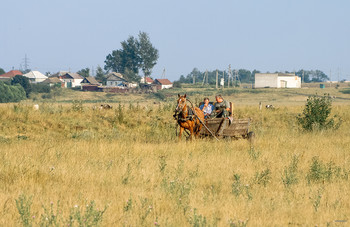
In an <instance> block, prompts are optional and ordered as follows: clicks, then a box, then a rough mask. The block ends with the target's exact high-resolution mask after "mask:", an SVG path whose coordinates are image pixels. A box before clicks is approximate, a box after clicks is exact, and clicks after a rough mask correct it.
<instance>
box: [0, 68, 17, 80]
mask: <svg viewBox="0 0 350 227" xmlns="http://www.w3.org/2000/svg"><path fill="white" fill-rule="evenodd" d="M17 75H20V76H23V73H22V72H21V71H19V70H11V71H8V72H7V73H4V74H2V75H0V80H10V79H12V78H13V77H15V76H17Z"/></svg>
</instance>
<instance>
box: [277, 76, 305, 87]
mask: <svg viewBox="0 0 350 227" xmlns="http://www.w3.org/2000/svg"><path fill="white" fill-rule="evenodd" d="M281 81H285V83H286V88H301V78H300V77H298V76H279V77H278V78H277V87H278V88H281V85H282V84H283V83H282V82H281Z"/></svg>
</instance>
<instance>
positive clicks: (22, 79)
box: [11, 75, 32, 97]
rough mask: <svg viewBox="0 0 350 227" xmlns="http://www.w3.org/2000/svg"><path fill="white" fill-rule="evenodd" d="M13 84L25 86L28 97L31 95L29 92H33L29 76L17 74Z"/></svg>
mask: <svg viewBox="0 0 350 227" xmlns="http://www.w3.org/2000/svg"><path fill="white" fill-rule="evenodd" d="M11 84H12V85H15V84H20V85H21V86H22V87H23V88H24V90H25V92H26V95H27V97H29V94H30V93H31V92H32V86H31V84H30V82H29V78H28V77H25V76H21V75H16V76H15V77H13V78H12V81H11Z"/></svg>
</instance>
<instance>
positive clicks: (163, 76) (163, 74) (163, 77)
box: [162, 68, 165, 79]
mask: <svg viewBox="0 0 350 227" xmlns="http://www.w3.org/2000/svg"><path fill="white" fill-rule="evenodd" d="M162 79H165V68H164V69H163V73H162Z"/></svg>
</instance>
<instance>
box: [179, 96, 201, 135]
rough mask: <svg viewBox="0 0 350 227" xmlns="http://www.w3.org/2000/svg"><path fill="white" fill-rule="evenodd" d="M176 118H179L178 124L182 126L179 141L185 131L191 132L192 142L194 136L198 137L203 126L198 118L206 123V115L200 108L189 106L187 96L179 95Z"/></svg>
mask: <svg viewBox="0 0 350 227" xmlns="http://www.w3.org/2000/svg"><path fill="white" fill-rule="evenodd" d="M174 116H175V117H177V123H178V124H179V126H180V133H179V140H181V135H182V133H183V131H184V130H185V129H187V130H189V131H190V139H191V140H192V139H193V135H194V136H195V137H198V135H199V132H200V131H201V129H202V124H201V122H200V120H199V119H198V118H200V119H201V120H202V121H204V113H203V111H201V110H200V109H199V108H198V107H194V109H192V108H190V107H188V106H187V102H186V94H185V95H180V94H178V100H177V106H176V109H175V114H174Z"/></svg>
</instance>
